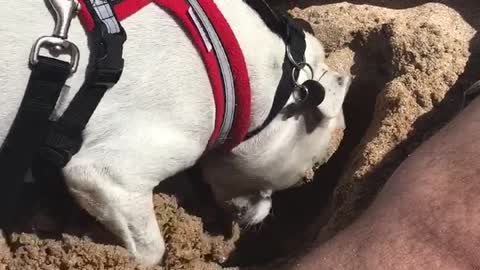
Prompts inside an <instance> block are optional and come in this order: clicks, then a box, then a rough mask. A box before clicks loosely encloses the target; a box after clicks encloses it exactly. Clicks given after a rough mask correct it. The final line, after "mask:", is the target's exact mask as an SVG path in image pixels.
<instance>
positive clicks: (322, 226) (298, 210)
mask: <svg viewBox="0 0 480 270" xmlns="http://www.w3.org/2000/svg"><path fill="white" fill-rule="evenodd" d="M272 2H274V3H276V4H278V5H279V6H280V7H282V8H288V9H290V11H291V13H292V14H294V15H295V16H297V17H300V18H304V19H306V20H308V21H310V22H311V23H312V25H313V28H314V30H315V34H316V35H317V37H318V38H319V39H320V40H321V41H322V42H323V43H324V45H325V48H326V51H327V54H328V59H327V61H328V64H329V65H330V66H332V67H334V68H336V69H339V70H342V71H344V72H348V73H351V74H352V75H353V76H354V82H353V84H352V87H351V91H350V92H349V96H348V97H347V101H346V103H345V114H346V121H347V129H346V130H345V135H344V139H343V140H342V141H341V144H340V147H339V149H338V151H337V152H336V153H335V154H334V155H333V156H332V158H331V159H330V161H329V162H328V163H327V164H325V165H324V166H322V167H321V168H320V170H319V171H318V172H317V174H316V175H315V179H314V181H312V182H311V183H308V184H306V185H304V186H302V187H300V188H296V189H292V190H289V191H285V192H281V193H279V194H277V195H275V197H274V207H275V208H274V212H273V213H274V214H273V215H272V217H269V219H268V220H267V221H266V222H265V223H264V224H263V226H262V228H254V229H253V230H243V231H242V232H240V229H239V228H238V226H237V225H235V224H232V223H231V222H229V221H228V220H227V221H225V219H224V218H223V216H222V214H221V213H220V212H219V211H218V209H216V208H215V207H214V205H213V203H212V201H211V198H210V194H209V193H208V191H206V189H205V188H204V187H203V186H201V185H199V184H198V183H197V182H198V181H199V179H196V178H198V177H197V176H196V175H195V174H194V175H193V176H191V175H190V176H189V175H183V176H182V177H181V179H180V180H177V179H175V180H176V181H173V182H172V181H170V183H167V184H165V185H163V186H162V187H160V188H159V191H158V193H157V194H156V195H155V197H154V202H155V209H156V213H157V219H158V221H159V224H160V227H161V229H162V231H163V233H164V235H165V239H166V242H167V253H166V257H165V262H164V264H163V265H162V266H156V267H153V268H150V269H195V270H197V269H198V270H202V269H222V267H221V266H220V265H222V263H224V262H225V260H227V259H228V260H227V262H226V264H224V265H230V266H244V265H252V264H257V265H258V264H263V263H266V262H268V261H271V260H273V259H276V258H279V257H287V256H291V255H292V254H293V253H294V252H293V251H292V250H300V249H299V248H300V247H302V246H304V245H305V243H308V242H310V241H311V240H312V239H313V238H314V237H316V236H320V237H323V238H324V239H328V238H329V237H331V236H332V235H334V233H335V232H337V231H338V230H340V229H342V228H344V227H345V226H347V225H348V224H349V223H351V222H352V220H354V219H355V218H356V217H357V216H358V215H360V214H361V213H362V211H363V210H364V209H365V208H366V207H367V206H368V205H369V203H370V202H371V201H372V200H373V199H374V197H375V194H376V193H377V192H378V190H379V189H380V188H381V187H382V185H383V184H384V183H385V181H386V180H387V179H388V176H389V175H390V174H391V173H392V172H393V170H394V169H395V168H396V167H397V166H398V165H399V163H400V162H401V161H402V160H403V159H404V158H405V157H406V156H408V154H409V153H411V152H412V151H413V150H414V149H415V147H416V146H418V144H419V143H421V142H422V141H423V140H425V139H426V138H428V137H429V136H430V135H431V134H432V133H433V132H435V130H437V129H438V128H439V127H441V126H442V125H443V124H444V123H445V122H446V121H447V120H448V119H450V118H451V117H452V116H454V115H455V113H456V112H458V110H460V109H461V108H462V91H463V90H465V89H466V88H467V87H468V86H469V85H470V84H471V83H473V82H474V81H475V80H478V79H480V62H479V60H476V59H480V57H479V56H480V46H478V36H477V35H476V31H475V29H478V26H479V25H480V17H479V16H478V14H480V5H478V3H477V1H476V0H464V1H453V0H451V1H436V3H427V1H421V0H417V1H414V0H395V1H394V0H389V1H387V0H383V1H382V0H378V1H376V0H370V1H349V2H339V1H310V0H309V1H272ZM460 2H461V3H460ZM477 18H478V19H477ZM339 137H341V136H339ZM333 148H335V147H333ZM187 178H192V179H187ZM172 183H173V184H172ZM292 202H295V203H292ZM48 207H49V206H48V204H45V205H44V206H42V207H38V209H43V210H45V209H46V210H45V211H40V212H38V213H35V214H34V215H32V216H30V215H27V214H25V219H26V220H28V222H27V224H28V226H26V227H21V228H18V229H17V232H15V233H13V234H11V235H9V236H10V237H11V243H10V245H7V244H6V243H5V242H3V240H2V241H0V269H2V270H3V269H146V268H144V267H142V266H140V265H138V264H137V263H135V261H134V260H132V259H131V258H130V257H129V255H128V253H127V252H126V250H125V249H123V248H122V247H121V246H119V245H118V243H117V240H116V239H115V238H114V237H113V236H112V235H110V234H109V233H108V232H105V231H104V230H103V228H102V227H101V226H100V225H99V224H97V223H96V222H95V221H93V220H92V218H91V217H89V216H88V215H86V214H85V213H82V212H81V211H80V210H79V209H74V210H72V213H71V214H70V215H71V216H69V217H68V218H67V219H66V220H67V222H64V223H62V226H60V225H59V222H58V220H59V219H58V218H57V217H56V216H55V215H54V214H51V213H49V211H48ZM64 220H65V219H64ZM292 220H295V222H291V221H292ZM239 237H240V240H239ZM232 269H233V268H232Z"/></svg>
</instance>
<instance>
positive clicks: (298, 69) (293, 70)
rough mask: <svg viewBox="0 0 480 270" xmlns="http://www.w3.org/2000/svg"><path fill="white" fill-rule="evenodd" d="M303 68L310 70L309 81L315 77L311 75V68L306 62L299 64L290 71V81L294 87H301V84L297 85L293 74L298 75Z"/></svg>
mask: <svg viewBox="0 0 480 270" xmlns="http://www.w3.org/2000/svg"><path fill="white" fill-rule="evenodd" d="M305 67H307V68H308V69H309V70H310V74H311V78H310V80H313V78H314V77H315V76H314V74H313V68H312V66H311V65H310V64H309V63H307V62H301V63H299V64H298V66H295V67H293V69H292V81H293V83H294V84H295V86H297V87H299V86H301V84H299V83H298V82H297V79H296V78H295V72H296V71H298V74H300V71H302V70H304V69H305Z"/></svg>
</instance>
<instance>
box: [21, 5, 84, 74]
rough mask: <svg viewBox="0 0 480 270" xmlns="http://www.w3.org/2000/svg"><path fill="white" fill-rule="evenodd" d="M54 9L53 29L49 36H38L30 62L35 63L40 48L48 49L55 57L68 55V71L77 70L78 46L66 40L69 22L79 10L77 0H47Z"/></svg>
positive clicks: (73, 71)
mask: <svg viewBox="0 0 480 270" xmlns="http://www.w3.org/2000/svg"><path fill="white" fill-rule="evenodd" d="M49 2H50V5H51V6H52V7H53V10H54V11H55V15H56V20H55V29H54V30H53V34H52V35H51V36H43V37H40V38H39V39H38V40H37V41H36V42H35V44H34V46H33V48H32V51H31V53H30V64H31V65H36V64H37V63H38V57H39V55H40V49H42V48H45V49H48V50H49V52H50V55H51V56H52V57H55V56H56V55H60V54H68V55H70V67H71V68H70V72H71V73H72V74H73V73H75V72H76V71H77V67H78V61H79V58H80V52H79V50H78V47H77V46H76V45H75V44H73V43H72V42H70V41H68V39H67V38H68V30H69V28H70V23H71V22H72V19H73V18H74V17H75V15H76V14H77V13H78V11H79V10H80V4H79V3H78V0H49Z"/></svg>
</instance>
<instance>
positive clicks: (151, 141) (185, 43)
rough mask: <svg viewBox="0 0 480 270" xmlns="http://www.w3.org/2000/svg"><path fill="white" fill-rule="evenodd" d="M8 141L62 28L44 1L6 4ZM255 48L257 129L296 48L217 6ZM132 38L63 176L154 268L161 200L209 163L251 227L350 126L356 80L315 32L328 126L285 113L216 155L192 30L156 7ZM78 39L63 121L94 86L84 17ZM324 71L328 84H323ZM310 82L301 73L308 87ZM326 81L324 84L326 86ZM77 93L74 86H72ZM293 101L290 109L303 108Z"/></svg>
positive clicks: (240, 9) (225, 202)
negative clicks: (347, 105) (159, 190)
mask: <svg viewBox="0 0 480 270" xmlns="http://www.w3.org/2000/svg"><path fill="white" fill-rule="evenodd" d="M0 3H1V4H2V6H3V8H2V9H0V18H1V22H2V23H1V24H0V40H1V41H0V63H1V65H0V86H1V90H0V100H1V102H2V106H1V108H0V144H1V143H2V142H3V140H4V139H5V137H6V135H7V132H8V130H9V127H10V126H11V124H12V122H13V120H14V117H15V114H16V112H17V109H18V107H19V104H20V101H21V99H22V96H23V93H24V90H25V88H26V85H27V81H28V77H29V74H30V70H29V68H28V55H29V52H30V49H31V46H32V44H33V43H34V41H35V40H36V39H37V37H39V36H40V35H45V34H50V33H51V30H52V29H53V27H54V20H53V19H52V15H51V14H50V13H49V11H48V9H47V6H46V4H45V2H44V1H32V0H23V1H7V0H1V1H0ZM215 3H216V4H217V6H218V7H219V9H220V10H221V11H222V13H223V14H224V16H225V18H226V19H227V21H228V22H229V24H230V25H231V27H232V29H233V31H234V33H235V35H236V37H237V39H238V41H239V44H240V46H241V48H242V50H243V53H244V57H245V60H246V64H247V69H248V72H249V74H250V84H251V88H252V107H251V119H250V123H251V125H250V130H253V129H255V128H256V127H258V126H260V125H261V124H262V123H263V121H264V120H265V118H266V117H267V115H268V113H269V111H270V109H271V106H272V102H273V97H274V95H275V90H276V87H277V85H278V83H279V79H280V77H281V74H282V69H281V66H282V63H283V60H284V56H285V44H284V42H283V40H282V39H280V38H279V37H278V36H277V35H275V34H274V33H272V32H271V31H270V29H269V28H268V27H267V26H266V25H265V23H264V21H263V20H262V18H261V17H260V16H259V15H258V14H257V13H256V12H255V11H254V10H253V9H251V8H250V7H249V6H248V5H247V4H245V3H244V2H243V1H241V0H215ZM123 26H124V28H125V30H126V31H127V33H128V42H127V43H125V48H124V58H125V61H126V63H127V64H126V66H125V69H124V72H123V76H122V79H121V80H120V81H119V83H118V84H117V85H116V86H115V87H114V88H113V89H111V90H110V91H109V92H107V94H106V95H105V97H104V98H103V100H102V102H101V103H100V105H99V106H98V108H97V109H96V111H95V113H94V114H93V117H92V118H91V120H90V122H89V124H88V126H87V127H86V129H85V131H84V134H83V135H84V143H83V145H82V147H81V149H80V151H79V152H78V153H77V154H76V155H74V156H73V158H72V159H71V161H70V162H69V163H68V164H67V166H66V167H65V168H64V169H63V173H64V175H65V178H66V181H67V186H68V188H69V190H70V192H71V194H72V195H73V196H74V197H75V198H76V200H77V201H78V203H79V204H80V205H81V206H82V207H83V208H85V209H86V210H87V211H88V212H89V213H90V214H91V215H93V216H94V217H95V218H97V219H98V220H99V221H100V222H102V223H103V224H104V225H105V226H106V227H107V228H108V229H109V230H111V231H112V232H114V233H115V234H116V235H118V236H119V237H120V238H121V239H122V240H123V242H124V244H125V246H126V247H127V248H128V250H129V251H130V252H131V253H132V254H133V255H134V256H135V257H136V258H137V259H139V260H140V261H141V262H143V263H145V264H155V263H158V262H159V261H160V260H161V258H162V256H163V253H164V249H165V245H164V240H163V238H162V235H161V232H160V230H159V228H158V225H157V221H156V219H155V214H154V211H153V204H152V189H153V188H154V187H155V186H157V185H158V184H159V182H161V181H162V180H163V179H165V178H168V177H170V176H172V175H174V174H176V173H178V172H180V171H182V170H185V169H187V168H189V167H191V166H192V165H194V164H195V163H196V162H198V161H199V160H200V162H201V165H202V168H203V171H204V175H205V180H206V181H207V182H208V183H209V184H210V185H211V187H212V190H213V192H214V194H215V197H216V200H217V201H218V203H219V204H220V205H222V206H227V207H229V209H232V206H233V211H236V212H235V213H236V216H237V217H238V219H239V220H240V221H241V222H244V223H258V222H261V221H262V220H263V219H264V218H265V217H266V216H267V215H268V213H269V211H270V207H271V199H270V195H271V193H272V192H273V191H276V190H281V189H285V188H288V187H291V186H293V185H295V184H297V183H298V182H299V181H300V180H301V179H302V177H303V176H304V175H305V172H306V171H308V170H309V169H310V168H312V166H313V165H314V164H315V163H316V162H319V161H320V162H323V161H324V160H325V159H326V158H327V157H326V155H327V152H328V151H327V149H328V148H329V144H330V143H331V140H332V137H333V134H334V131H335V130H336V129H342V128H344V120H343V112H342V104H343V100H344V97H345V95H346V92H347V89H348V87H349V85H350V77H349V76H343V75H340V74H338V73H336V72H334V71H331V70H329V69H328V67H327V66H326V65H325V64H324V57H325V56H324V51H323V47H322V45H321V44H320V43H319V41H317V40H316V39H315V38H314V37H313V36H312V35H310V34H308V33H307V34H306V43H307V48H306V52H305V57H306V61H307V62H308V63H310V64H311V65H312V67H313V69H314V73H315V76H316V77H315V78H316V79H317V80H320V83H321V84H322V85H323V87H324V88H325V90H326V97H325V101H324V102H323V103H322V104H321V105H320V106H319V107H318V110H319V111H320V112H321V113H322V116H323V118H322V120H321V121H319V122H318V123H317V126H316V128H315V129H314V130H313V131H308V132H307V130H306V124H305V121H304V120H305V119H304V116H300V117H289V118H285V117H284V115H283V114H279V115H278V116H277V117H276V118H275V119H274V120H273V121H272V122H271V123H270V124H269V125H268V126H267V127H266V128H265V129H264V130H262V131H261V132H260V133H259V134H257V135H255V136H254V137H252V138H250V139H248V140H246V141H245V142H243V143H241V144H240V145H239V146H237V147H236V148H234V149H233V151H231V152H230V153H229V154H219V153H207V154H206V155H204V151H205V149H206V145H207V143H208V140H209V138H210V135H211V133H212V130H213V128H214V117H215V105H214V100H213V96H212V91H211V86H210V82H209V79H208V76H207V73H206V71H205V68H204V64H203V62H202V59H201V57H200V56H199V54H198V52H197V50H196V48H195V47H194V45H193V44H192V42H191V41H190V40H189V36H188V35H187V34H186V33H185V32H184V30H183V29H182V27H181V25H179V24H178V22H177V21H176V20H175V19H174V18H173V17H171V15H169V13H167V12H165V11H164V10H162V9H161V8H159V7H158V6H156V5H155V4H150V5H148V6H147V7H145V8H144V9H142V10H141V11H140V12H138V13H137V14H135V15H134V16H132V17H130V18H128V19H126V20H125V21H123ZM69 40H71V41H72V42H74V43H76V44H77V46H78V47H79V49H80V51H81V52H82V54H81V58H80V65H79V68H78V71H77V73H76V74H75V75H74V76H73V77H72V78H70V79H69V80H68V81H67V84H68V86H69V87H68V89H64V91H63V94H62V96H61V98H60V100H59V102H58V104H57V108H56V110H55V115H54V116H53V117H54V118H55V117H58V116H59V115H61V114H62V113H63V111H64V110H65V108H66V106H67V105H68V104H69V102H70V101H71V99H72V98H73V96H74V94H75V93H76V91H77V89H79V88H80V86H81V84H82V83H83V81H84V79H85V78H84V77H85V70H86V65H87V63H88V52H89V49H88V47H87V37H86V34H85V32H84V30H83V28H82V27H81V25H80V22H79V21H78V19H74V21H73V22H72V26H71V29H70V33H69ZM321 75H322V76H321ZM306 77H307V76H305V75H302V74H301V75H300V77H299V80H298V81H299V82H300V83H301V82H302V81H304V80H306V79H307V78H306ZM320 77H321V78H320ZM69 89H71V90H69ZM292 102H293V99H292V98H290V100H289V101H288V104H290V103H292Z"/></svg>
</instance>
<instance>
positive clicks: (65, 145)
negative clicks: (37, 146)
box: [36, 0, 127, 169]
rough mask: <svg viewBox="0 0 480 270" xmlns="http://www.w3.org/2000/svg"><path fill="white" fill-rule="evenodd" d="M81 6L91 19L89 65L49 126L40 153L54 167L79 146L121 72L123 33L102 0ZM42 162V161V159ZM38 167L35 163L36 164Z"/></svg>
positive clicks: (104, 0) (62, 164)
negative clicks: (70, 98) (56, 119)
mask: <svg viewBox="0 0 480 270" xmlns="http://www.w3.org/2000/svg"><path fill="white" fill-rule="evenodd" d="M85 5H86V7H87V8H88V10H89V12H90V14H91V15H92V17H93V19H94V21H95V28H94V32H93V37H92V38H93V40H92V42H93V46H94V47H93V48H92V54H91V62H92V64H91V68H90V70H89V72H88V73H87V77H86V80H85V83H84V84H83V86H82V87H81V88H80V90H79V91H78V93H77V94H76V95H75V97H74V98H73V100H72V102H71V103H70V105H69V107H68V108H67V109H66V111H65V112H64V114H63V115H62V116H61V117H60V119H59V120H58V121H57V122H55V123H53V125H52V129H51V131H50V133H49V135H48V137H47V139H46V141H45V145H44V147H42V151H41V153H40V159H44V160H46V161H49V162H50V163H51V165H53V166H54V167H56V168H57V169H60V168H63V167H64V166H65V165H66V164H67V163H68V161H70V159H71V157H72V156H73V155H74V154H75V153H77V152H78V151H79V149H80V146H81V145H82V141H83V140H82V131H83V130H84V129H85V127H86V125H87V123H88V121H89V120H90V118H91V116H92V114H93V112H94V111H95V109H96V108H97V106H98V104H99V103H100V101H101V99H102V97H103V96H104V94H105V93H106V91H107V90H108V89H110V88H111V87H113V86H114V85H115V84H116V83H117V82H118V80H119V79H120V76H121V75H122V71H123V66H124V60H123V58H122V53H123V43H124V42H125V41H126V39H127V36H126V33H125V30H124V29H123V28H122V26H121V24H120V22H119V21H118V19H117V18H116V16H115V13H114V12H113V7H112V6H111V5H110V3H109V2H108V1H106V0H103V1H101V0H96V1H93V0H86V1H85ZM43 165H44V166H46V164H45V163H44V162H43ZM36 167H38V166H36Z"/></svg>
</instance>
